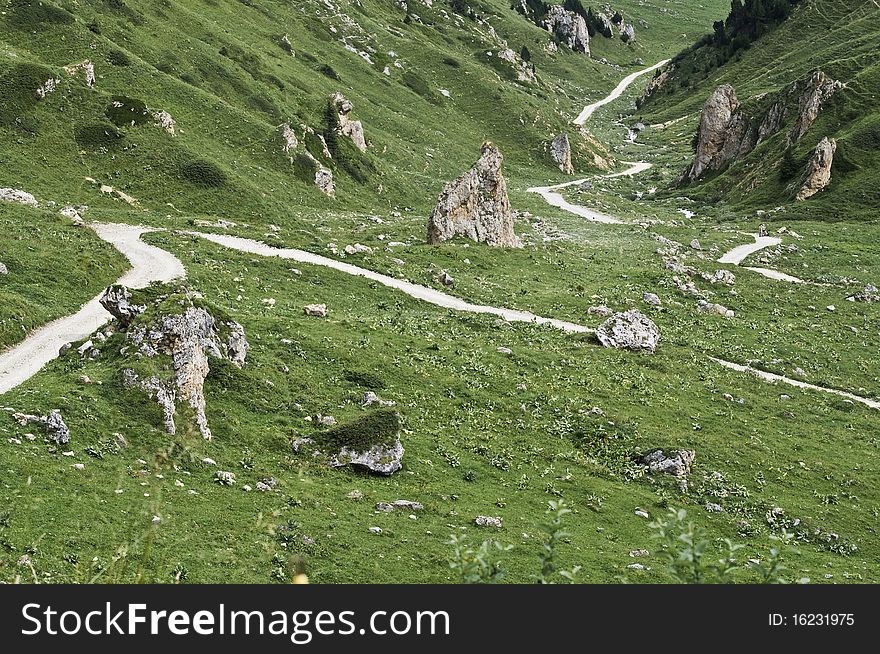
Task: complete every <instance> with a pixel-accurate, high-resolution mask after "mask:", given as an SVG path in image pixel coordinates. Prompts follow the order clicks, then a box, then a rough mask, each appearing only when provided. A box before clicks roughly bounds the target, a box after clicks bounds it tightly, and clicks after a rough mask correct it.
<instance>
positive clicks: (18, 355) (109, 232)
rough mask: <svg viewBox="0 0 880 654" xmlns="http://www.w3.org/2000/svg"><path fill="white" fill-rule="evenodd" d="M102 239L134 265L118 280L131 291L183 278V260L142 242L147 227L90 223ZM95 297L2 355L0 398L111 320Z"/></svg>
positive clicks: (0, 358)
mask: <svg viewBox="0 0 880 654" xmlns="http://www.w3.org/2000/svg"><path fill="white" fill-rule="evenodd" d="M90 227H91V228H92V229H93V230H95V233H96V234H97V235H98V236H99V237H100V238H102V239H103V240H105V241H107V242H108V243H110V244H111V245H112V246H113V247H115V248H116V249H117V250H119V251H120V252H121V253H122V254H124V255H125V257H126V258H127V259H128V260H129V262H130V263H131V270H129V271H128V272H127V273H125V274H124V275H123V276H122V277H120V278H119V279H118V280H116V283H117V284H123V285H125V286H128V287H129V288H144V287H145V286H148V285H149V284H150V283H151V282H169V281H171V280H172V279H176V278H178V277H184V276H185V275H186V271H185V270H184V268H183V264H182V263H181V262H180V260H179V259H178V258H177V257H175V256H174V255H173V254H171V253H170V252H166V251H165V250H163V249H161V248H157V247H155V246H153V245H148V244H147V243H144V242H143V241H142V240H141V235H142V234H144V233H146V232H151V231H156V230H153V229H150V228H148V227H133V226H131V225H118V224H97V223H95V224H91V225H90ZM99 298H100V296H97V297H95V298H92V299H91V300H90V301H88V302H87V303H86V304H84V305H83V306H82V308H81V309H80V310H79V311H77V312H76V313H74V314H72V315H69V316H66V317H64V318H59V319H58V320H54V321H52V322H50V323H47V324H45V325H43V326H42V327H40V328H38V329H35V330H34V331H32V332H31V333H30V334H28V335H27V336H26V337H25V339H24V340H23V341H22V342H21V343H18V344H17V345H13V346H12V347H10V348H8V349H7V350H5V351H4V352H2V353H0V395H2V394H3V393H5V392H6V391H8V390H10V389H12V388H15V387H16V386H18V385H19V384H21V383H23V382H25V381H27V380H28V379H30V378H31V377H32V376H33V375H35V374H37V372H39V371H40V370H41V369H42V368H43V366H45V365H46V364H47V363H49V362H50V361H52V360H53V359H55V358H57V357H58V350H59V349H60V348H61V346H62V345H64V344H66V343H71V342H74V341H80V340H82V339H84V338H87V337H88V336H90V335H91V334H92V333H94V332H95V330H97V329H99V328H100V327H101V326H103V325H104V324H106V323H107V322H108V321H109V320H110V314H109V313H107V311H106V310H105V309H104V307H102V306H101V304H100V302H99V301H98V300H99Z"/></svg>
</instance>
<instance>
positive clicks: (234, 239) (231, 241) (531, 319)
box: [180, 231, 593, 334]
mask: <svg viewBox="0 0 880 654" xmlns="http://www.w3.org/2000/svg"><path fill="white" fill-rule="evenodd" d="M180 233H182V234H187V235H189V236H198V237H200V238H203V239H206V240H208V241H211V242H212V243H216V244H218V245H222V246H224V247H228V248H231V249H233V250H238V251H239V252H247V253H249V254H256V255H259V256H262V257H277V258H279V259H289V260H291V261H296V262H298V263H307V264H312V265H315V266H324V267H325V268H332V269H333V270H338V271H340V272H344V273H346V274H347V275H354V276H355V277H364V278H366V279H370V280H372V281H374V282H378V283H379V284H382V285H383V286H387V287H389V288H394V289H397V290H399V291H402V292H404V293H406V294H407V295H409V296H410V297H414V298H416V299H417V300H424V301H425V302H429V303H431V304H434V305H436V306H438V307H443V308H445V309H452V310H454V311H464V312H467V313H488V314H493V315H496V316H498V317H500V318H503V319H504V320H508V321H510V322H528V323H534V324H538V325H550V326H552V327H556V328H557V329H561V330H562V331H565V332H569V333H580V334H583V333H589V332H592V331H593V330H592V329H590V328H589V327H584V326H583V325H578V324H575V323H572V322H566V321H564V320H555V319H553V318H544V317H542V316H536V315H535V314H533V313H529V312H528V311H517V310H514V309H505V308H503V307H490V306H486V305H482V304H471V303H470V302H466V301H465V300H462V299H461V298H458V297H455V296H453V295H447V294H446V293H443V292H441V291H437V290H435V289H433V288H429V287H427V286H420V285H419V284H413V283H411V282H407V281H403V280H401V279H396V278H394V277H389V276H388V275H383V274H381V273H377V272H374V271H372V270H368V269H366V268H361V267H360V266H355V265H352V264H350V263H345V262H343V261H337V260H336V259H331V258H329V257H324V256H321V255H320V254H314V253H313V252H307V251H305V250H295V249H293V248H277V247H272V246H270V245H266V244H265V243H263V242H262V241H255V240H252V239H249V238H242V237H240V236H230V235H226V234H206V233H203V232H191V231H183V232H180Z"/></svg>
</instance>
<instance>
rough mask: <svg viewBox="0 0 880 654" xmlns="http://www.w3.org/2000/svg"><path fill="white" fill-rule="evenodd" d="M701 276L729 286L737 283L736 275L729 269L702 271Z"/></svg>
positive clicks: (708, 280) (711, 282) (710, 281)
mask: <svg viewBox="0 0 880 654" xmlns="http://www.w3.org/2000/svg"><path fill="white" fill-rule="evenodd" d="M700 276H701V277H702V278H703V279H705V280H706V281H707V282H709V283H710V284H726V285H727V286H733V285H734V284H736V275H734V274H733V273H732V272H730V271H729V270H716V271H715V272H714V273H712V274H709V273H702V274H701V275H700Z"/></svg>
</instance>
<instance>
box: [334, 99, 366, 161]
mask: <svg viewBox="0 0 880 654" xmlns="http://www.w3.org/2000/svg"><path fill="white" fill-rule="evenodd" d="M330 110H331V111H333V112H334V114H335V117H336V131H337V132H338V133H339V134H341V135H342V136H345V137H347V138H350V139H351V142H352V143H354V145H355V147H356V148H357V149H358V150H360V151H361V152H366V151H367V140H366V137H365V136H364V127H363V125H361V121H359V120H352V119H351V112H352V111H353V110H354V105H353V104H352V103H351V102H350V101H349V100H346V99H345V96H343V95H342V94H341V93H338V92H337V93H334V94H333V95H331V96H330Z"/></svg>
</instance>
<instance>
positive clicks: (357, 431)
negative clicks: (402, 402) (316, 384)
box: [291, 409, 404, 476]
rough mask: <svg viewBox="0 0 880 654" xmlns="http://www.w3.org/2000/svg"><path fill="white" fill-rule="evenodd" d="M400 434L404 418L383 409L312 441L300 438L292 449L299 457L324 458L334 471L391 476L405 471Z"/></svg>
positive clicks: (315, 437) (319, 433) (327, 432)
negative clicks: (347, 469)
mask: <svg viewBox="0 0 880 654" xmlns="http://www.w3.org/2000/svg"><path fill="white" fill-rule="evenodd" d="M400 430H401V419H400V415H399V414H398V413H397V412H396V411H395V410H393V409H379V410H377V411H372V412H370V413H367V414H366V415H364V416H362V417H360V418H357V419H356V420H353V421H352V422H349V423H347V424H343V425H335V426H332V427H331V428H330V429H328V430H326V431H324V432H317V433H316V434H315V435H314V436H312V437H311V438H297V439H296V440H294V441H293V443H292V445H291V447H292V448H293V451H294V453H295V454H304V453H307V452H308V453H310V454H311V456H312V457H322V458H323V459H324V460H325V461H326V462H327V464H328V465H330V467H333V468H341V467H345V466H353V467H355V468H360V469H362V470H366V471H367V472H371V473H373V474H377V475H383V476H388V475H391V474H394V473H395V472H397V471H398V470H400V469H401V467H403V454H404V449H403V444H402V443H401V441H400Z"/></svg>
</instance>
